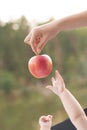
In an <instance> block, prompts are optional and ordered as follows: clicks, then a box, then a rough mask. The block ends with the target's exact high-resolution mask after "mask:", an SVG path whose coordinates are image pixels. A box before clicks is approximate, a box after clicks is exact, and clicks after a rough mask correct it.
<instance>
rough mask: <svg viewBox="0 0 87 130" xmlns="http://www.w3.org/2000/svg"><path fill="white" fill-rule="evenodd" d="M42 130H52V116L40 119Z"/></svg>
mask: <svg viewBox="0 0 87 130" xmlns="http://www.w3.org/2000/svg"><path fill="white" fill-rule="evenodd" d="M39 124H40V130H51V129H50V128H51V125H52V116H51V115H48V116H41V117H40V119H39Z"/></svg>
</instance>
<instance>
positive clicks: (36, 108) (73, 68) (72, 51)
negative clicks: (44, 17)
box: [0, 16, 87, 130]
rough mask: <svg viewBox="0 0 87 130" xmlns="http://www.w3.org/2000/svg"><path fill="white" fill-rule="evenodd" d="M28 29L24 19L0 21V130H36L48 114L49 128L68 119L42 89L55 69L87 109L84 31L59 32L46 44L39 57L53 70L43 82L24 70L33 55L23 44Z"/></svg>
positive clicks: (54, 98)
mask: <svg viewBox="0 0 87 130" xmlns="http://www.w3.org/2000/svg"><path fill="white" fill-rule="evenodd" d="M48 22H50V20H49V21H48ZM41 24H44V23H38V24H37V26H38V25H41ZM30 29H31V25H30V24H29V22H28V21H27V19H26V18H25V17H24V16H23V17H21V18H19V19H17V20H15V21H9V22H7V23H3V22H0V130H31V129H32V130H38V129H39V124H38V120H39V117H40V116H41V115H47V114H52V115H53V125H54V124H56V123H58V122H61V121H63V120H64V119H66V118H68V116H67V114H66V112H65V110H64V108H63V106H62V103H61V101H60V100H59V98H58V97H57V96H56V95H54V94H53V93H52V92H50V91H49V90H47V89H46V88H45V86H46V85H48V84H50V83H51V80H50V78H51V77H52V76H54V71H55V69H58V70H59V72H60V73H61V75H62V76H63V78H64V80H65V84H66V87H67V88H68V89H69V90H70V91H71V92H72V94H73V95H74V96H75V97H76V98H77V100H78V101H79V102H80V104H81V105H82V107H83V108H85V107H87V100H86V99H87V29H86V28H81V29H77V30H71V31H66V32H61V33H60V34H58V35H57V36H56V37H55V38H54V39H52V40H51V41H49V42H48V44H46V46H45V47H44V49H43V51H42V52H41V54H44V53H45V54H48V55H49V56H50V57H51V58H52V60H53V70H52V73H51V74H50V75H49V77H47V78H44V79H36V78H34V77H33V76H32V75H31V74H30V72H29V71H28V67H27V63H28V60H29V59H30V58H31V57H32V56H33V55H35V54H34V53H33V52H32V50H31V48H30V46H28V45H26V44H24V38H25V37H26V35H27V34H28V33H29V31H30Z"/></svg>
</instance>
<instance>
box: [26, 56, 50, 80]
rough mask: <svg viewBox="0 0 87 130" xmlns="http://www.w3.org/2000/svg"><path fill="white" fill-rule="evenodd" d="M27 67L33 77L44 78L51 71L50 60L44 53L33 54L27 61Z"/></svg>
mask: <svg viewBox="0 0 87 130" xmlns="http://www.w3.org/2000/svg"><path fill="white" fill-rule="evenodd" d="M28 69H29V71H30V73H31V74H32V75H33V76H34V77H36V78H45V77H47V76H48V75H49V74H50V73H51V71H52V60H51V58H50V57H49V56H48V55H46V54H44V55H37V56H33V57H32V58H31V59H30V60H29V62H28Z"/></svg>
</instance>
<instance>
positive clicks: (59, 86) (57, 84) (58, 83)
mask: <svg viewBox="0 0 87 130" xmlns="http://www.w3.org/2000/svg"><path fill="white" fill-rule="evenodd" d="M46 88H49V89H50V90H52V91H53V92H54V93H55V94H57V95H58V96H59V95H60V94H61V93H62V92H63V91H64V89H65V83H64V81H63V79H62V77H61V75H60V74H59V72H58V71H57V70H56V71H55V78H54V77H53V78H52V85H48V86H47V87H46Z"/></svg>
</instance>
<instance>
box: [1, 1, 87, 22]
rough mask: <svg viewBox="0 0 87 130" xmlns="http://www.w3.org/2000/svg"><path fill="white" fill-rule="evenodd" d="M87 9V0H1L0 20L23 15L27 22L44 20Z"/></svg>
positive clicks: (13, 18)
mask: <svg viewBox="0 0 87 130" xmlns="http://www.w3.org/2000/svg"><path fill="white" fill-rule="evenodd" d="M84 10H87V0H1V1H0V21H3V22H8V21H9V20H15V19H18V18H19V17H21V16H25V17H26V18H27V19H28V21H29V22H33V21H35V20H36V21H38V22H45V21H47V20H49V19H50V18H55V19H59V18H62V17H65V16H68V15H71V14H74V13H78V12H81V11H84Z"/></svg>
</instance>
